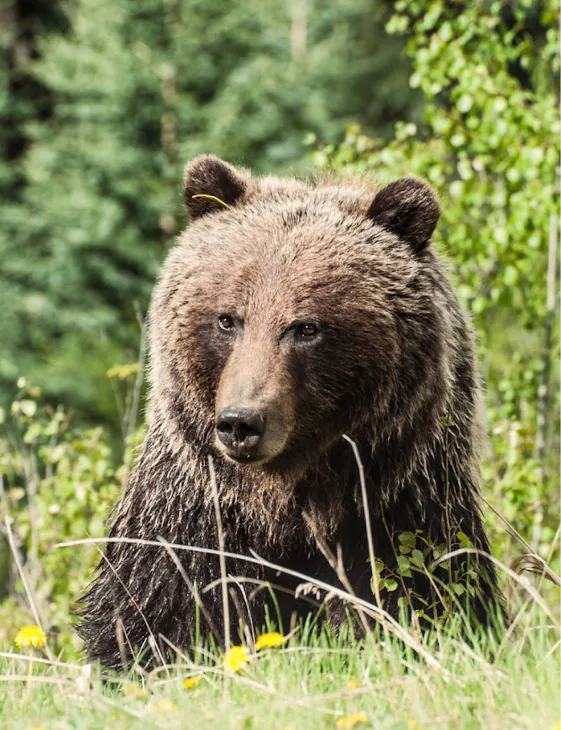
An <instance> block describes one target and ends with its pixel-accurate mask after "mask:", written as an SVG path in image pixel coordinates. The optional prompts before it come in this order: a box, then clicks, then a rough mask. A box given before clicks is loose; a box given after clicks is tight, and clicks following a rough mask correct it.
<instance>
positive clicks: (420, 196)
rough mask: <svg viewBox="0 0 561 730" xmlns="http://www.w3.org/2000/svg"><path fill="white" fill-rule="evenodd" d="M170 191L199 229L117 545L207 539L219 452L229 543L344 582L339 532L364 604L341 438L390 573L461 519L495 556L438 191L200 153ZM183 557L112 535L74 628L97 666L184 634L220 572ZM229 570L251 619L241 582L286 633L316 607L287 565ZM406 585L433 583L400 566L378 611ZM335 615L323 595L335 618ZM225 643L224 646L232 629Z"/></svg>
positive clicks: (153, 337) (186, 259)
mask: <svg viewBox="0 0 561 730" xmlns="http://www.w3.org/2000/svg"><path fill="white" fill-rule="evenodd" d="M184 194H185V202H186V206H187V209H188V212H189V214H190V216H191V218H192V223H191V225H190V226H189V227H188V229H187V230H186V231H185V232H184V233H183V234H182V236H181V237H180V238H179V242H178V245H177V247H176V248H175V249H174V250H173V251H172V252H171V253H170V255H169V257H168V260H167V262H166V264H165V266H164V268H163V272H162V275H161V278H160V281H159V283H158V285H157V287H156V290H155V293H154V296H153V301H152V305H151V309H150V318H149V320H150V325H149V335H150V344H151V370H150V384H151V391H150V417H149V431H148V434H147V436H146V439H145V441H144V444H143V447H142V450H141V454H140V457H139V459H138V463H137V465H136V468H135V471H134V474H133V476H132V478H131V480H130V483H129V485H128V487H127V489H126V491H125V494H124V496H123V498H122V500H121V502H120V504H119V506H118V508H117V511H116V515H115V518H114V521H113V524H112V527H111V533H110V535H111V537H113V538H141V539H144V540H158V539H160V538H163V539H164V540H165V541H167V542H169V543H172V544H173V543H175V544H183V545H189V546H194V547H195V548H196V547H199V548H210V549H216V548H217V547H218V544H219V541H218V533H217V527H216V524H217V522H216V514H215V507H214V501H213V489H212V488H211V481H210V478H209V457H212V459H213V463H214V469H215V472H216V482H215V483H216V490H217V493H218V497H219V503H220V510H221V517H222V523H223V534H224V541H225V549H226V551H229V552H231V553H237V554H240V555H246V556H247V555H250V553H251V551H255V552H256V553H257V554H258V555H260V556H261V557H263V558H265V559H267V560H269V561H271V562H274V563H276V564H278V565H280V566H284V567H286V568H289V569H292V570H297V571H300V572H302V573H304V574H306V575H309V576H311V577H313V578H316V579H323V580H325V581H327V582H329V583H331V584H334V585H340V584H339V583H338V580H337V577H336V576H335V575H334V574H333V571H332V569H331V567H330V566H329V565H328V563H327V561H326V559H325V557H324V555H323V554H322V552H321V550H320V548H319V546H318V540H319V542H320V543H326V544H327V545H329V546H331V548H332V550H334V551H335V549H336V546H337V545H339V546H340V548H341V551H342V560H343V565H344V569H345V572H346V575H347V578H348V580H349V582H350V584H351V586H352V587H353V589H354V590H355V592H356V593H357V595H358V596H359V597H361V598H363V599H365V600H368V601H371V602H372V601H374V597H373V595H372V590H371V585H370V581H371V566H370V564H369V562H368V557H369V551H368V544H367V538H366V532H365V527H364V514H363V502H362V499H361V491H360V484H359V471H358V468H357V462H356V459H355V456H354V454H353V450H352V448H351V445H350V444H349V443H348V442H347V441H346V440H344V439H343V438H342V436H343V434H346V435H347V436H348V437H350V438H351V439H353V440H354V442H356V445H357V447H358V451H359V453H360V458H361V461H362V464H363V466H364V475H365V480H366V487H367V492H368V500H369V510H370V519H371V522H372V535H373V541H374V550H375V554H376V557H377V558H380V559H381V560H382V561H383V562H384V564H385V565H386V566H388V567H390V568H395V566H396V556H397V547H396V546H397V545H398V541H397V538H398V536H399V534H401V533H403V532H405V531H407V532H415V531H416V530H422V533H419V534H420V535H422V537H423V538H424V539H426V540H427V541H428V542H430V543H432V544H435V545H444V546H448V547H453V546H454V545H455V544H456V539H457V534H458V532H463V533H465V535H467V536H468V537H469V539H470V540H471V542H472V543H473V545H474V546H475V547H476V548H480V549H482V550H485V551H488V550H489V545H488V542H487V539H486V537H485V534H484V531H483V527H482V522H481V516H480V511H479V505H478V497H479V456H480V451H481V443H482V415H481V402H480V401H481V398H480V388H479V384H478V379H477V375H476V370H475V365H474V340H473V335H472V331H471V328H470V326H469V324H468V322H467V321H466V317H465V315H464V313H463V312H462V310H461V308H460V306H459V304H458V301H457V299H456V297H455V295H454V293H453V291H452V289H451V287H450V285H449V282H448V277H447V275H446V271H445V268H444V266H443V264H442V262H441V261H440V260H439V259H438V257H437V256H436V255H435V254H434V253H433V252H432V251H431V250H430V249H429V243H430V238H431V235H432V233H433V230H434V228H435V225H436V223H437V220H438V216H439V206H438V203H437V201H436V198H435V195H434V193H433V191H432V190H431V188H430V187H429V186H428V185H427V184H426V183H424V182H422V181H420V180H417V179H413V178H405V179H402V180H398V181H397V182H395V183H392V184H390V185H388V186H387V187H385V188H383V189H382V190H381V191H379V192H377V193H375V192H373V190H372V189H371V187H370V186H369V185H367V184H366V183H364V182H363V181H361V182H360V183H358V184H357V183H355V184H352V183H351V184H329V183H318V184H317V185H316V186H314V185H312V184H308V183H306V182H298V181H295V180H292V179H277V178H263V179H254V178H252V177H251V176H250V175H249V174H248V173H247V172H243V171H240V170H237V169H235V168H233V167H231V166H229V165H228V164H226V163H225V162H223V161H221V160H219V159H217V158H215V157H212V156H203V157H199V158H197V159H195V160H194V161H193V162H192V163H191V164H190V165H189V166H188V167H187V169H186V176H185V187H184ZM232 414H233V415H232ZM240 414H241V415H240ZM236 419H237V420H236ZM248 419H249V420H248ZM251 419H253V420H251ZM176 556H177V557H176V559H175V562H174V560H172V558H171V557H170V554H169V549H166V548H162V547H156V546H139V545H134V544H131V543H109V544H108V545H107V549H106V553H105V556H104V559H103V560H102V562H101V564H100V567H99V574H98V576H97V577H96V579H95V581H94V582H93V584H92V586H91V587H90V590H89V592H88V594H87V596H86V597H85V599H84V604H83V608H82V623H81V626H80V629H79V630H80V633H81V635H82V636H83V638H84V639H85V641H86V646H87V651H88V653H89V655H90V657H91V658H93V659H99V660H101V662H102V663H104V664H106V665H108V666H117V665H120V664H121V663H122V662H123V661H125V662H127V661H128V660H129V659H130V655H131V652H132V650H133V648H136V649H142V648H143V647H145V646H146V645H147V643H148V640H149V636H150V632H152V635H153V636H154V637H155V639H156V641H157V642H158V641H160V642H161V643H160V646H161V647H164V648H165V647H166V646H168V645H169V644H168V643H166V642H164V641H163V640H160V637H162V636H163V637H165V639H166V640H167V642H169V643H170V644H171V645H174V646H177V647H181V648H185V647H187V648H188V647H189V646H190V645H191V644H192V642H193V640H194V629H195V611H196V606H195V600H194V598H193V586H194V584H196V585H197V586H198V587H199V590H200V589H203V588H204V587H205V586H206V585H208V584H210V583H211V582H213V581H216V579H217V578H219V577H220V571H219V562H218V558H217V557H216V555H214V554H206V553H205V552H204V551H203V552H194V551H187V552H186V551H177V553H176ZM463 559H465V558H463ZM178 561H180V563H181V568H182V569H183V570H182V571H181V570H179V569H178V566H177V562H178ZM475 565H476V567H477V570H478V573H479V587H478V590H477V591H476V592H475V595H474V596H473V597H471V598H469V599H468V600H467V601H466V605H465V608H466V610H467V611H468V612H471V614H472V615H474V616H476V617H477V618H478V619H479V620H480V621H481V622H483V623H485V622H486V621H487V618H488V615H490V614H491V613H493V611H494V607H495V605H496V603H495V600H494V596H495V595H496V580H495V574H494V572H493V569H492V566H491V565H490V564H489V563H487V562H486V561H484V560H481V561H477V560H476V563H475ZM227 569H228V573H229V574H231V575H234V576H238V577H239V578H240V584H242V585H245V593H244V594H243V595H242V594H239V600H238V601H236V602H235V604H236V608H237V609H239V607H240V605H241V606H243V607H244V608H243V610H244V611H245V610H246V609H247V607H248V605H250V613H251V617H249V616H245V617H244V620H245V621H246V622H248V621H249V622H251V621H252V620H253V622H256V623H257V624H259V623H260V622H262V620H263V607H264V605H265V603H266V600H267V596H268V595H269V594H268V592H267V591H266V590H265V591H264V590H261V591H258V592H257V593H256V595H253V596H252V597H251V598H248V601H247V602H246V600H245V598H244V596H246V597H247V596H249V594H251V593H252V592H253V590H254V585H248V584H244V583H243V581H244V579H247V580H270V581H271V582H272V583H273V584H275V585H278V586H280V587H279V593H278V599H279V605H280V613H281V619H283V621H284V628H285V629H286V628H287V624H288V623H289V619H290V616H291V613H292V612H293V611H294V610H295V611H297V612H299V613H301V614H303V613H305V611H306V610H308V609H309V604H308V603H306V602H304V601H302V599H296V598H295V597H294V595H293V594H291V592H293V591H294V589H295V587H296V585H297V584H298V582H299V581H297V580H295V579H293V578H290V577H286V576H284V575H283V574H278V575H275V574H274V573H272V572H271V571H269V570H267V569H265V567H263V566H262V565H257V564H255V563H246V562H243V561H241V560H235V559H232V558H229V559H228V561H227ZM182 572H184V574H183V575H182ZM444 573H445V575H444V576H443V577H444V580H446V575H449V573H447V571H444ZM186 579H187V580H186ZM458 580H459V579H458ZM405 583H408V584H409V585H410V586H411V587H412V588H413V589H414V591H415V592H416V593H417V594H418V595H419V594H420V595H421V596H422V597H424V598H425V599H426V600H427V601H428V602H429V603H432V602H433V599H434V595H433V592H432V589H431V584H430V582H429V581H427V580H426V578H425V577H424V576H423V575H422V573H413V574H412V577H410V578H407V580H405V581H401V582H400V585H399V587H398V589H397V590H395V591H393V592H387V593H386V592H385V591H383V596H382V598H383V600H384V608H385V609H386V610H387V611H389V612H390V613H391V614H392V615H396V614H397V613H398V601H397V599H398V598H399V597H400V596H402V595H403V594H404V590H405ZM470 588H471V587H470ZM242 593H243V591H242ZM469 593H470V592H469V591H466V592H465V596H466V597H467V596H468V595H469ZM201 599H202V602H203V603H204V605H205V609H206V613H205V615H204V616H202V617H201V630H202V633H207V632H208V631H209V627H211V626H212V627H213V628H214V631H215V632H217V633H218V634H220V633H221V632H222V631H223V620H222V614H223V611H222V602H221V593H220V587H219V586H215V588H213V589H212V590H210V591H208V592H206V593H202V594H201ZM232 607H233V608H234V604H232ZM271 614H272V615H274V611H272V612H271ZM343 615H344V612H343V610H342V609H341V607H340V606H339V607H337V606H334V607H333V609H332V611H331V620H332V621H334V622H335V623H337V622H340V621H341V620H342V617H343ZM205 616H206V618H205ZM118 636H120V637H121V639H119V640H118ZM232 636H233V638H239V637H238V635H237V623H236V622H235V621H233V629H232ZM152 649H154V646H152ZM123 654H124V656H123Z"/></svg>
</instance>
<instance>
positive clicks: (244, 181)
mask: <svg viewBox="0 0 561 730" xmlns="http://www.w3.org/2000/svg"><path fill="white" fill-rule="evenodd" d="M250 182H251V178H250V176H249V174H248V173H245V172H242V171H240V170H236V168H235V167H232V165H229V164H228V163H227V162H224V161H223V160H220V159H219V158H218V157H215V156H214V155H201V156H200V157H195V159H194V160H192V161H191V162H190V163H189V164H188V165H187V167H186V168H185V177H184V185H183V199H184V200H185V207H186V208H187V212H188V213H189V215H190V216H191V218H199V217H200V216H202V215H206V214H207V213H213V212H216V211H218V210H224V209H225V208H232V207H233V206H234V205H236V203H239V202H241V200H243V199H244V198H245V197H246V196H247V193H248V191H249V187H250Z"/></svg>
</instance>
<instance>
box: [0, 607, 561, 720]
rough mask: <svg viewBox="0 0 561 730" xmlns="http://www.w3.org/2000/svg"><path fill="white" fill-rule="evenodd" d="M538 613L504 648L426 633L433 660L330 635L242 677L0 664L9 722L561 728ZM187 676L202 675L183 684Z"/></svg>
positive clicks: (295, 646)
mask: <svg viewBox="0 0 561 730" xmlns="http://www.w3.org/2000/svg"><path fill="white" fill-rule="evenodd" d="M534 606H535V604H534ZM530 614H531V615H532V616H533V618H530V617H529V615H530ZM537 616H538V613H537V611H535V610H533V609H532V608H531V607H530V609H528V608H527V609H526V616H525V617H523V620H522V621H520V623H519V627H518V629H517V630H516V632H515V633H514V634H513V635H512V636H511V637H510V638H509V639H507V640H506V641H503V643H502V644H501V645H500V646H497V645H495V646H494V647H490V646H489V644H488V642H479V643H477V642H476V643H475V645H471V646H468V645H466V644H465V643H462V642H461V641H460V640H458V639H456V638H455V637H454V635H450V636H447V637H445V638H442V637H440V638H439V639H438V640H437V637H435V636H434V635H433V636H432V637H428V638H427V637H425V639H424V646H425V648H426V649H427V651H429V652H430V654H431V656H432V657H434V659H435V660H436V662H435V663H434V664H431V665H429V664H428V663H427V661H426V660H425V659H422V658H420V657H419V655H418V654H416V653H415V652H413V651H412V650H410V649H406V648H404V647H403V644H401V643H398V642H396V641H393V640H392V639H391V637H386V639H385V640H382V641H378V642H369V641H366V642H365V643H363V644H361V645H357V644H354V643H353V642H351V641H350V640H348V639H346V638H345V637H344V636H342V635H340V636H335V635H333V634H332V633H330V632H328V631H325V630H324V631H323V632H321V633H320V634H317V633H316V634H313V633H308V634H306V633H305V632H303V633H301V635H300V636H298V634H296V635H295V636H294V637H293V638H291V639H290V640H289V641H288V642H287V643H286V644H285V646H283V647H282V648H280V649H265V650H263V651H261V652H260V653H259V654H258V655H257V656H256V657H255V658H254V659H253V660H252V661H251V662H249V663H248V665H247V667H246V668H245V670H244V671H242V672H237V673H234V674H232V673H226V672H225V671H224V669H223V667H222V658H221V656H220V655H219V654H211V653H209V652H205V651H203V650H201V652H200V654H199V657H198V659H197V661H196V662H195V663H193V662H191V661H189V659H188V658H187V657H183V658H180V659H179V662H178V664H177V665H175V666H168V667H159V668H158V669H156V670H154V671H152V672H150V673H143V672H142V671H137V672H135V673H132V674H129V675H128V676H126V677H123V676H120V677H119V676H113V677H110V678H109V679H107V678H106V679H105V681H103V682H102V681H101V679H100V674H99V672H98V671H97V670H96V669H95V668H92V667H90V666H89V665H84V664H78V663H77V664H64V663H62V662H60V663H58V662H57V661H56V660H49V659H45V658H44V654H43V653H42V651H41V650H33V651H32V653H31V654H29V653H28V654H23V652H22V651H20V653H19V654H18V653H12V656H6V654H7V653H9V652H17V650H14V649H13V648H12V649H9V652H5V653H3V654H2V657H1V658H0V673H1V674H0V679H1V680H2V682H3V685H4V686H3V687H2V688H1V689H0V726H1V727H2V728H3V729H5V730H16V729H17V730H25V729H26V728H39V727H40V728H44V730H55V729H56V730H63V729H64V730H66V729H67V728H84V729H87V730H94V729H95V730H106V729H108V728H111V729H112V730H113V729H114V730H125V729H127V730H128V729H129V728H130V729H131V730H133V729H136V728H139V729H140V728H142V730H147V729H149V728H166V729H167V728H169V729H170V730H171V729H172V728H193V729H194V730H195V729H197V728H201V730H202V729H203V728H209V727H213V728H221V730H228V729H230V728H231V729H232V730H233V729H234V728H236V729H237V728H265V729H267V730H268V729H269V728H270V729H271V730H282V729H284V730H288V728H293V729H294V730H300V729H304V728H310V729H312V728H313V729H314V730H315V729H316V728H326V729H328V728H338V727H364V728H368V727H371V728H376V730H421V729H427V730H428V729H429V728H430V730H436V729H438V730H441V729H442V730H444V729H445V728H446V729H450V730H472V729H473V730H476V729H477V730H479V729H480V728H485V729H486V730H499V729H501V730H502V729H503V728H509V729H511V728H512V729H513V730H514V729H516V730H518V729H526V728H527V729H528V730H556V729H557V728H558V727H559V725H558V722H559V719H560V710H559V674H560V666H559V664H560V662H559V658H560V656H559V655H560V652H559V647H558V645H556V641H557V640H558V636H559V632H558V627H557V626H554V625H551V624H550V623H549V622H547V621H542V622H541V623H540V621H539V619H538V618H537ZM523 625H525V628H522V627H523ZM490 648H491V649H492V651H490ZM28 651H31V650H28ZM489 657H493V658H492V659H490V658H489ZM41 659H42V661H40V660H41ZM189 676H191V677H192V676H197V677H201V680H200V681H199V683H198V684H197V685H196V686H195V687H194V688H192V689H185V688H184V686H183V683H184V680H185V678H186V677H189ZM197 681H198V680H197ZM353 722H354V723H355V724H353ZM338 723H339V724H338Z"/></svg>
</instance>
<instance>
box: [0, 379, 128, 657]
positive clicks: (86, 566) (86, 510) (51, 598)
mask: <svg viewBox="0 0 561 730" xmlns="http://www.w3.org/2000/svg"><path fill="white" fill-rule="evenodd" d="M18 386H19V393H18V397H17V399H16V400H15V401H14V403H13V404H12V407H11V411H10V414H9V416H8V417H7V418H6V422H5V423H4V424H3V430H4V434H3V435H2V436H1V437H0V487H1V492H0V516H1V523H0V530H1V531H2V532H1V534H2V541H1V543H0V550H1V552H2V553H3V554H4V558H3V562H4V564H7V565H9V566H11V567H9V568H8V569H7V570H6V573H7V575H6V579H7V580H6V584H7V587H8V590H7V595H6V596H5V597H4V601H3V602H2V604H0V617H1V618H0V626H1V627H2V628H1V629H0V638H1V637H2V635H4V636H5V635H10V634H12V633H14V629H16V627H18V626H19V625H21V624H22V623H28V622H29V621H28V620H26V619H25V617H27V619H28V618H29V613H28V612H29V603H28V596H27V597H26V596H25V592H24V590H23V585H22V583H21V575H20V573H19V572H18V570H17V569H16V561H17V562H19V564H20V566H21V569H22V570H23V571H24V574H25V576H26V580H27V584H28V585H27V591H28V592H29V593H30V594H31V595H32V596H33V600H34V602H35V604H36V608H37V611H38V613H39V616H40V617H42V619H43V622H44V624H45V626H46V627H48V628H49V629H50V630H51V634H52V631H53V629H54V628H56V634H57V637H58V638H57V643H58V644H59V645H71V646H73V647H75V648H76V647H77V643H76V640H75V638H74V636H73V630H72V626H71V623H70V606H71V604H72V602H73V601H75V600H76V598H77V597H79V596H80V594H81V593H82V592H83V590H84V587H85V586H86V585H87V583H88V580H89V579H90V577H91V575H92V571H93V568H94V565H95V563H96V561H97V560H98V559H99V551H98V550H96V549H92V550H90V551H89V552H88V551H85V550H81V551H79V552H76V551H72V550H66V551H60V550H53V546H54V545H55V544H56V543H57V542H60V541H61V540H71V539H77V538H81V537H84V536H86V535H87V536H91V537H101V536H103V535H104V533H105V529H106V521H107V518H108V515H109V512H110V509H111V507H112V505H113V503H114V502H115V500H116V497H117V494H118V491H119V489H120V486H121V481H122V476H123V469H122V468H121V469H119V470H115V467H114V465H113V461H112V458H111V448H110V446H109V444H108V443H107V440H106V437H105V434H104V432H103V429H102V428H100V427H97V428H89V429H84V430H81V429H73V428H71V426H70V416H69V414H67V413H65V412H64V411H63V409H61V408H52V407H51V406H49V405H48V404H45V403H43V401H42V396H41V392H40V390H39V389H38V388H35V387H33V386H31V385H30V384H29V383H28V382H27V381H26V380H25V379H24V378H20V380H19V381H18ZM13 553H15V555H13ZM10 554H11V558H13V559H8V556H10Z"/></svg>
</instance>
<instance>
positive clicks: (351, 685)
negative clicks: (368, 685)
mask: <svg viewBox="0 0 561 730" xmlns="http://www.w3.org/2000/svg"><path fill="white" fill-rule="evenodd" d="M361 686H362V685H361V683H360V679H354V678H353V679H349V681H348V682H347V689H348V690H353V689H358V688H359V687H361Z"/></svg>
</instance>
